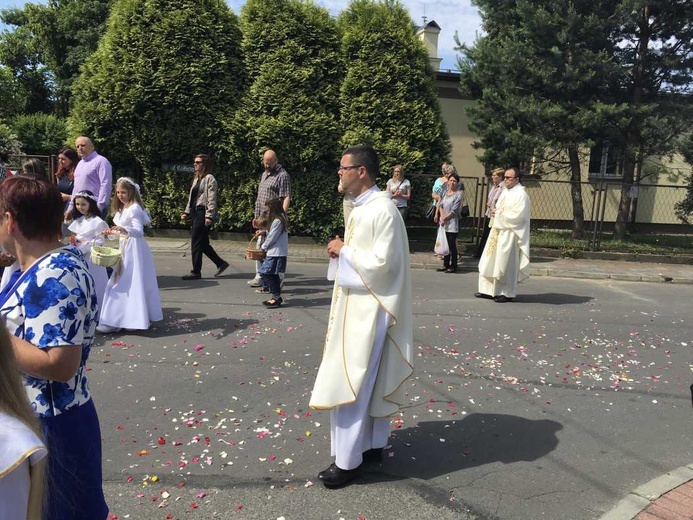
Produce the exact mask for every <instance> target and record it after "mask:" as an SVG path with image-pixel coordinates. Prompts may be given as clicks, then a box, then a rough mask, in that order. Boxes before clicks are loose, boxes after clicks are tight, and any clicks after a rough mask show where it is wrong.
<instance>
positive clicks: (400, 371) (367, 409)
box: [310, 146, 414, 487]
mask: <svg viewBox="0 0 693 520" xmlns="http://www.w3.org/2000/svg"><path fill="white" fill-rule="evenodd" d="M378 171H379V162H378V156H377V154H376V152H375V150H374V149H373V148H372V147H370V146H354V147H351V148H349V149H347V150H346V151H345V152H344V154H343V156H342V160H341V164H340V167H339V175H340V177H341V184H342V187H343V188H344V190H345V191H346V192H347V193H351V194H353V195H354V196H355V200H354V209H353V210H352V212H351V215H350V217H349V220H348V224H347V227H346V231H345V238H344V241H343V242H342V240H341V239H340V238H339V237H336V238H335V239H334V240H332V241H331V242H330V243H329V244H328V246H327V250H328V253H329V255H330V257H331V258H333V259H335V260H336V261H338V268H337V274H336V277H335V283H334V292H333V295H332V306H331V308H330V317H329V322H328V327H327V334H326V338H325V347H324V351H323V358H322V363H321V364H320V368H319V370H318V375H317V378H316V381H315V386H314V388H313V393H312V396H311V399H310V406H311V408H314V409H319V410H320V409H324V410H331V415H330V427H331V429H330V433H331V446H332V448H331V452H332V456H333V457H335V462H334V464H332V465H331V466H330V467H328V468H327V469H326V470H324V471H322V472H320V474H319V475H318V477H319V478H320V480H321V481H322V482H323V484H325V486H327V487H339V486H342V485H344V484H346V483H347V482H349V481H351V480H353V479H354V478H356V477H358V476H359V475H360V473H361V468H362V464H363V462H369V461H373V460H378V459H379V458H380V457H381V456H382V448H384V447H385V446H386V445H387V441H388V437H389V435H390V417H391V416H393V415H395V414H397V412H398V411H399V409H400V407H401V406H403V405H405V404H407V403H408V399H407V397H406V392H405V388H404V382H405V381H406V379H407V378H408V377H409V376H411V374H412V372H413V359H414V350H413V340H412V312H411V276H410V271H409V244H408V239H407V230H406V228H405V226H404V221H403V220H402V217H401V216H400V214H399V211H398V210H397V208H396V207H395V205H394V204H392V201H391V200H390V197H389V195H388V193H387V192H381V191H379V190H378V188H377V187H376V186H375V181H374V179H375V177H376V176H377V175H378Z"/></svg>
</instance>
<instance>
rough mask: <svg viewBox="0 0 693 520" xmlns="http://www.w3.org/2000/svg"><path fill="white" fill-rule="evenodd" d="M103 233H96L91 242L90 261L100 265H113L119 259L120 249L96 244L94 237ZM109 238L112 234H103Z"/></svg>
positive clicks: (111, 237) (116, 263)
mask: <svg viewBox="0 0 693 520" xmlns="http://www.w3.org/2000/svg"><path fill="white" fill-rule="evenodd" d="M101 235H104V234H103V233H101V234H99V235H96V236H95V237H94V240H92V243H91V261H92V262H93V263H94V264H96V265H100V266H101V267H115V266H116V265H118V262H120V260H121V254H120V249H119V248H115V247H108V246H103V245H100V246H97V245H96V239H97V238H99V236H101ZM105 236H106V237H107V238H109V239H113V235H105Z"/></svg>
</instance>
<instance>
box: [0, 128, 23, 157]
mask: <svg viewBox="0 0 693 520" xmlns="http://www.w3.org/2000/svg"><path fill="white" fill-rule="evenodd" d="M21 149H22V143H20V142H19V140H18V139H17V134H15V133H14V132H13V131H12V128H10V127H9V125H6V124H5V123H0V157H2V158H6V156H8V155H14V154H18V153H19V152H20V151H21Z"/></svg>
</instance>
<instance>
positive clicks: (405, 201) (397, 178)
mask: <svg viewBox="0 0 693 520" xmlns="http://www.w3.org/2000/svg"><path fill="white" fill-rule="evenodd" d="M385 189H387V191H389V192H390V196H391V197H392V202H394V203H395V207H396V208H397V210H398V211H399V214H400V215H402V219H403V220H404V221H405V222H406V220H407V212H408V211H409V199H410V198H411V183H410V182H409V179H405V178H404V170H403V169H402V166H401V165H400V164H398V165H397V166H395V168H394V171H393V172H392V179H388V181H387V186H386V188H385Z"/></svg>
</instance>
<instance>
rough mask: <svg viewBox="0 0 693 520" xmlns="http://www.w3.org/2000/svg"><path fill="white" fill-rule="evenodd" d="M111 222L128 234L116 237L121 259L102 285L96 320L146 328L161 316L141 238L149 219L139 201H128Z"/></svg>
mask: <svg viewBox="0 0 693 520" xmlns="http://www.w3.org/2000/svg"><path fill="white" fill-rule="evenodd" d="M113 222H115V224H116V225H117V226H122V227H124V228H125V229H126V230H127V232H128V234H127V236H121V238H120V252H121V255H122V259H121V261H120V263H119V264H118V265H117V266H116V268H115V269H114V270H113V274H112V275H111V278H110V279H109V280H108V284H107V285H106V293H105V294H104V301H103V304H102V305H101V317H100V320H99V323H100V324H101V325H106V326H108V327H117V328H123V329H130V330H147V329H148V328H149V325H150V322H152V321H160V320H163V319H164V316H163V313H162V311H161V300H160V299H159V285H158V283H157V281H156V270H155V269H154V260H153V259H152V253H151V251H150V249H149V244H147V241H146V240H145V239H144V226H146V225H147V224H149V223H150V222H151V219H150V218H149V215H147V212H146V211H145V210H144V209H143V208H142V207H141V206H140V205H139V204H131V205H130V206H128V207H126V208H124V209H123V210H122V211H119V212H118V213H116V214H115V217H114V218H113Z"/></svg>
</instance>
